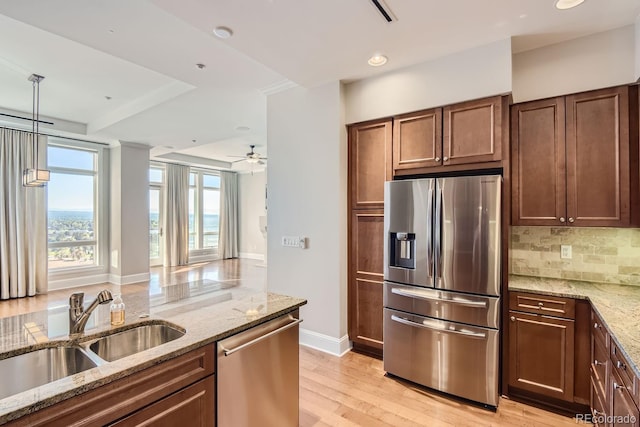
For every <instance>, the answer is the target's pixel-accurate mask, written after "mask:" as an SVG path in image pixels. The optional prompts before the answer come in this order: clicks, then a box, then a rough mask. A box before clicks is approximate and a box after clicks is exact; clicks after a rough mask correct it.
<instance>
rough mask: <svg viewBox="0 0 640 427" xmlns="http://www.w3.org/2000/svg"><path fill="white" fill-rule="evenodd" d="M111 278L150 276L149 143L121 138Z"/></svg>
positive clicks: (114, 156)
mask: <svg viewBox="0 0 640 427" xmlns="http://www.w3.org/2000/svg"><path fill="white" fill-rule="evenodd" d="M110 211H111V215H110V220H111V228H110V234H111V239H110V246H111V262H110V264H111V281H112V282H113V283H116V284H127V283H134V282H139V281H143V280H148V278H149V146H147V145H143V144H135V143H128V142H121V143H120V146H118V147H114V148H113V149H112V150H111V209H110Z"/></svg>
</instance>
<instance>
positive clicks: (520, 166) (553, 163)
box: [511, 97, 566, 226]
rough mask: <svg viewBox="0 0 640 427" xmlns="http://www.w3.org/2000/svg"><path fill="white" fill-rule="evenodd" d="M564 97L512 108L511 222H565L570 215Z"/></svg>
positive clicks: (519, 223) (524, 223) (521, 223)
mask: <svg viewBox="0 0 640 427" xmlns="http://www.w3.org/2000/svg"><path fill="white" fill-rule="evenodd" d="M564 132H565V126H564V98H562V97H560V98H551V99H545V100H542V101H534V102H527V103H523V104H517V105H513V106H512V107H511V153H512V160H511V168H512V169H511V170H512V181H511V191H512V197H511V203H512V211H511V212H512V213H511V216H512V217H511V223H512V224H513V225H547V226H549V225H550V226H555V225H561V224H562V223H563V222H564V221H565V216H566V193H565V191H566V181H565V174H566V171H565V133H564Z"/></svg>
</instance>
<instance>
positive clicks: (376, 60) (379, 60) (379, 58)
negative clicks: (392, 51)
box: [367, 54, 387, 67]
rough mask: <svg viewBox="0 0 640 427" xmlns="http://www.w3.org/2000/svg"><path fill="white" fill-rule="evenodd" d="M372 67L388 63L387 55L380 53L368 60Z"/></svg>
mask: <svg viewBox="0 0 640 427" xmlns="http://www.w3.org/2000/svg"><path fill="white" fill-rule="evenodd" d="M367 62H368V63H369V65H371V66H372V67H379V66H381V65H384V64H386V63H387V57H386V56H384V55H380V54H375V55H373V56H372V57H371V58H369V60H368V61H367Z"/></svg>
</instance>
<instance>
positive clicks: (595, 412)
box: [593, 409, 604, 417]
mask: <svg viewBox="0 0 640 427" xmlns="http://www.w3.org/2000/svg"><path fill="white" fill-rule="evenodd" d="M598 415H604V412H600V411H598V410H597V409H594V410H593V416H594V417H597V416H598Z"/></svg>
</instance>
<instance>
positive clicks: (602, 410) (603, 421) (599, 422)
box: [591, 382, 608, 427]
mask: <svg viewBox="0 0 640 427" xmlns="http://www.w3.org/2000/svg"><path fill="white" fill-rule="evenodd" d="M591 415H592V416H593V418H592V419H591V421H592V422H593V424H594V425H595V426H596V427H606V426H607V425H608V424H607V404H606V402H605V400H603V398H602V395H600V393H598V392H597V391H596V387H594V384H593V382H592V383H591Z"/></svg>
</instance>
